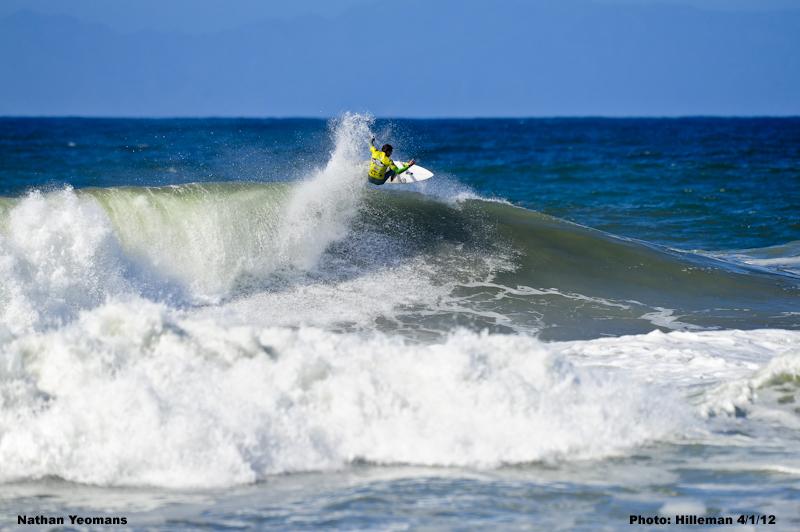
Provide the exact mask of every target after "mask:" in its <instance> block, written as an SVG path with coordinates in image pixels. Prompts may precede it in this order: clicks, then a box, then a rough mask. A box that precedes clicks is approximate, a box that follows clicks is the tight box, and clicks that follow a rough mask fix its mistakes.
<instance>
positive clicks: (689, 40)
mask: <svg viewBox="0 0 800 532" xmlns="http://www.w3.org/2000/svg"><path fill="white" fill-rule="evenodd" d="M0 72H3V74H2V76H3V77H4V78H5V79H3V80H2V83H0V115H81V116H254V117H260V116H309V117H328V116H335V115H337V114H340V113H341V112H343V111H360V112H370V113H372V114H374V115H376V116H391V117H448V116H452V117H472V116H587V115H591V116H681V115H800V0H658V1H656V0H558V1H555V0H549V1H548V0H495V1H493V2H486V1H481V0H407V1H404V2H386V1H385V0H337V1H336V2H331V1H323V0H292V1H286V2H278V1H263V0H233V1H231V0H229V1H222V0H171V1H165V0H135V1H132V0H116V1H108V0H72V1H70V2H63V1H61V0H3V2H0Z"/></svg>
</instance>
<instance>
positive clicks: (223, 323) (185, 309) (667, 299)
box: [0, 114, 800, 530]
mask: <svg viewBox="0 0 800 532" xmlns="http://www.w3.org/2000/svg"><path fill="white" fill-rule="evenodd" d="M372 136H375V137H376V138H377V142H378V143H379V144H382V143H391V144H393V145H394V146H395V153H394V158H395V159H396V160H399V161H405V160H409V159H411V158H415V159H416V160H417V161H418V162H419V164H421V165H422V166H424V167H425V168H428V169H430V170H431V171H433V172H434V173H435V177H434V178H432V179H430V180H428V181H424V182H421V183H417V184H409V185H384V186H382V187H378V186H374V185H371V184H369V183H368V182H367V180H366V167H365V160H366V159H368V158H369V149H368V142H369V139H370V138H371V137H372ZM0 279H2V281H0V511H2V514H4V515H5V516H6V519H5V522H4V525H5V524H14V523H16V522H17V521H16V519H17V516H18V515H21V514H25V515H27V516H67V515H71V514H75V515H80V516H87V517H114V516H124V517H125V518H126V520H127V523H128V525H127V527H128V528H132V529H147V530H189V529H197V528H210V529H237V530H238V529H276V530H286V529H290V530H304V529H311V528H324V529H335V530H409V529H414V530H416V529H424V530H440V529H442V530H444V529H463V530H465V529H483V528H488V527H492V528H496V529H502V530H518V529H519V530H531V529H546V530H597V529H607V530H617V529H625V530H634V529H636V530H646V529H653V528H656V529H660V528H664V527H658V526H655V525H654V526H648V525H636V526H634V525H631V524H629V523H630V520H631V516H641V517H643V518H648V517H650V518H653V517H663V518H670V519H672V526H670V527H668V528H669V529H671V530H674V529H682V528H686V529H691V530H706V529H708V530H711V529H714V530H717V529H719V528H721V527H719V526H717V525H690V524H685V525H680V524H675V523H676V521H675V519H676V517H677V516H697V517H703V518H717V517H732V518H733V519H734V520H736V519H738V518H739V517H740V516H743V515H744V516H756V517H755V519H754V520H751V521H749V522H747V521H746V522H736V523H735V525H734V526H730V527H725V528H726V529H730V528H735V527H739V528H740V529H742V530H745V529H746V530H755V529H769V530H797V529H800V505H799V504H798V501H800V436H798V435H799V434H800V119H798V118H700V117H698V118H679V119H595V118H571V119H556V118H553V119H474V120H375V119H373V118H371V117H369V116H362V115H358V114H345V115H342V116H339V117H337V118H335V119H332V120H328V121H326V120H315V119H263V120H262V119H152V120H149V119H136V120H127V119H81V118H0ZM758 516H763V517H769V516H774V518H772V519H773V520H774V524H761V525H760V526H759V524H758V523H759V521H757V519H758ZM762 523H763V522H762ZM48 526H49V525H34V526H32V525H22V524H19V525H18V528H19V529H20V530H30V529H32V528H35V527H40V528H48ZM53 526H55V527H56V528H58V526H60V525H53ZM63 526H64V527H67V528H70V526H71V525H70V524H69V520H67V523H66V524H65V525H63ZM72 528H81V527H80V526H76V527H72ZM88 528H92V526H89V527H88ZM99 528H102V527H99ZM105 529H107V528H105Z"/></svg>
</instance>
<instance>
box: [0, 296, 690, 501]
mask: <svg viewBox="0 0 800 532" xmlns="http://www.w3.org/2000/svg"><path fill="white" fill-rule="evenodd" d="M2 357H3V360H4V361H5V364H4V366H3V369H2V372H1V373H0V406H2V407H1V408H0V461H2V463H3V464H4V466H3V469H2V472H0V482H10V481H16V480H22V479H30V478H42V477H45V476H56V477H60V478H63V479H66V480H70V481H75V482H83V483H90V484H100V485H142V484H144V485H158V486H170V487H202V486H227V485H233V484H240V483H249V482H256V481H259V480H262V479H264V478H266V477H267V476H268V475H271V474H278V473H286V472H299V471H309V470H330V469H339V468H342V467H346V466H348V465H350V464H353V463H358V462H367V463H374V464H418V465H428V466H448V467H449V466H470V467H478V468H494V467H500V466H504V465H511V464H524V463H529V462H535V461H564V460H567V461H569V460H579V459H591V458H599V457H606V456H612V455H616V454H618V453H621V452H624V451H626V450H628V449H630V448H632V447H635V446H639V445H643V444H645V443H647V442H651V441H661V440H670V441H672V440H674V439H676V438H680V436H681V435H682V434H685V433H686V431H687V430H690V429H691V427H692V426H693V425H694V423H695V419H696V416H694V415H693V414H692V412H691V411H690V408H689V407H688V405H687V404H686V403H685V402H684V401H682V399H681V398H680V396H679V395H678V394H674V393H672V390H670V389H669V387H660V386H653V385H647V384H638V383H636V382H632V381H630V380H628V379H626V378H625V377H624V375H621V374H618V373H616V372H614V371H608V370H603V369H599V368H585V367H579V366H576V365H575V364H573V363H572V362H570V360H569V359H568V358H567V357H565V356H564V355H562V354H559V353H557V352H556V351H555V350H554V349H553V348H552V347H551V346H549V345H548V344H545V343H542V342H540V341H538V340H535V339H533V338H530V337H526V336H518V335H492V334H486V333H483V334H479V333H473V332H468V331H464V330H460V331H455V332H453V333H451V335H450V336H449V337H448V338H447V339H446V340H445V341H443V342H441V343H434V344H419V343H413V342H408V341H405V340H403V339H401V338H400V337H397V336H387V335H383V334H380V333H375V334H371V335H363V334H341V333H332V332H328V331H325V330H322V329H318V328H300V329H296V328H281V327H271V328H265V329H257V328H252V327H245V326H221V325H219V324H218V323H217V322H213V321H209V320H203V319H197V318H192V317H188V316H186V315H182V314H181V313H176V312H175V311H174V310H171V309H169V308H168V307H166V306H164V305H162V304H156V303H152V302H148V301H146V300H141V299H134V300H119V301H112V302H108V303H106V304H104V305H102V306H100V307H98V308H96V309H94V310H91V311H87V312H84V313H82V314H81V315H80V317H79V318H78V319H77V320H76V321H74V322H72V323H71V324H70V325H68V326H65V327H62V328H60V329H58V330H54V331H50V332H47V333H34V334H30V335H25V336H21V337H19V338H16V339H15V340H13V341H12V342H9V343H6V344H5V345H4V346H3V347H2ZM656 390H658V391H656Z"/></svg>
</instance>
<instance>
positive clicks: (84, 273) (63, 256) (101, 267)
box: [0, 189, 129, 333]
mask: <svg viewBox="0 0 800 532" xmlns="http://www.w3.org/2000/svg"><path fill="white" fill-rule="evenodd" d="M5 222H6V223H5V228H4V231H3V233H4V234H3V233H0V277H2V278H3V282H2V283H0V323H2V324H3V325H4V326H5V328H6V330H7V331H10V332H11V333H19V332H22V331H25V330H27V329H29V328H31V327H35V326H38V325H42V324H48V323H59V322H61V321H63V320H67V319H71V318H72V317H74V316H75V315H76V313H77V311H78V310H80V309H86V308H92V307H94V306H96V305H98V304H99V303H101V302H102V301H104V299H105V297H106V296H107V295H108V294H115V293H121V292H124V291H125V290H127V288H128V285H127V282H126V280H125V271H126V270H127V269H128V268H129V264H127V263H126V260H125V258H124V254H123V253H122V251H121V249H120V245H119V242H118V241H117V239H116V236H115V235H114V231H113V228H112V226H111V223H110V222H109V220H108V218H107V217H106V216H105V213H104V212H103V210H102V209H101V208H100V207H99V206H98V205H97V204H96V203H95V202H94V201H92V200H91V199H87V198H80V197H78V196H77V195H76V194H75V193H74V192H73V191H72V190H71V189H66V190H63V191H60V192H55V193H51V194H42V193H40V192H33V193H31V194H29V195H28V196H27V197H25V198H24V199H22V200H21V201H20V202H19V203H18V204H17V205H16V206H14V207H13V208H12V209H10V210H9V212H8V214H7V219H6V220H5Z"/></svg>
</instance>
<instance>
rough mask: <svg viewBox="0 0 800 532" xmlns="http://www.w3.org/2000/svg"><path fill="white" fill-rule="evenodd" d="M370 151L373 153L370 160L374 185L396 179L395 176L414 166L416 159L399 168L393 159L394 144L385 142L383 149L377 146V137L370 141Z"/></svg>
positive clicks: (370, 172)
mask: <svg viewBox="0 0 800 532" xmlns="http://www.w3.org/2000/svg"><path fill="white" fill-rule="evenodd" d="M369 151H370V152H371V153H372V159H371V160H370V162H369V182H370V183H372V184H373V185H382V184H384V183H386V180H387V179H389V180H391V181H394V178H395V177H396V176H398V175H400V174H402V173H403V172H405V171H406V170H408V169H409V168H411V167H412V166H414V163H415V161H414V159H411V160H410V161H409V162H408V164H407V165H405V166H404V167H403V168H399V167H398V166H397V165H396V164H394V161H392V159H391V157H392V151H394V150H393V148H392V145H391V144H384V145H383V146H382V147H381V149H380V150H379V149H378V148H376V147H375V137H372V140H370V141H369Z"/></svg>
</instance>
